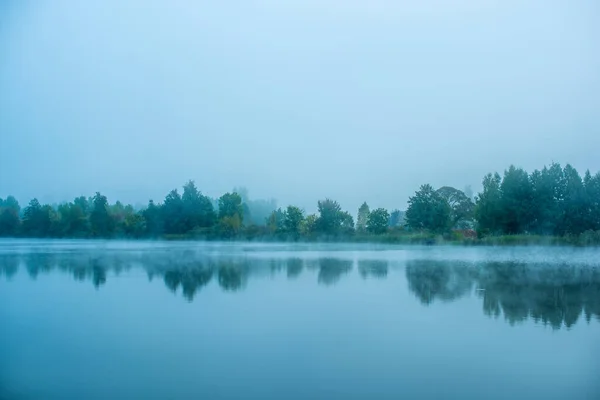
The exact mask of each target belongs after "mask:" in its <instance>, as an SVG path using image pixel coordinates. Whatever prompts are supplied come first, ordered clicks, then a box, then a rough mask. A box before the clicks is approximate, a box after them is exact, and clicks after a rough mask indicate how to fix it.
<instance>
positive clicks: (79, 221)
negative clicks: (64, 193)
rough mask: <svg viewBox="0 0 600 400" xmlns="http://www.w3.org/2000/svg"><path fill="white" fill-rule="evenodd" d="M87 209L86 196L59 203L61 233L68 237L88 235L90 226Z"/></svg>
mask: <svg viewBox="0 0 600 400" xmlns="http://www.w3.org/2000/svg"><path fill="white" fill-rule="evenodd" d="M82 199H83V203H82ZM86 211H87V200H86V199H85V197H80V198H77V199H75V201H73V202H72V203H64V204H61V205H59V206H58V213H59V214H60V221H61V223H60V225H61V227H60V232H61V235H62V236H68V237H83V236H87V234H88V233H89V230H90V227H89V220H88V215H87V212H86Z"/></svg>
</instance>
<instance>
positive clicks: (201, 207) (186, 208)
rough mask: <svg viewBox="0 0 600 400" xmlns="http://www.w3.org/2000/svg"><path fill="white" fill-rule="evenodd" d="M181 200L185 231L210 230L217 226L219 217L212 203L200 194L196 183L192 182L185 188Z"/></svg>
mask: <svg viewBox="0 0 600 400" xmlns="http://www.w3.org/2000/svg"><path fill="white" fill-rule="evenodd" d="M181 200H182V204H183V226H184V227H183V229H184V231H186V232H187V231H190V230H192V229H194V228H197V227H200V228H208V227H211V226H213V225H214V224H215V222H216V219H217V216H216V213H215V210H214V208H213V205H212V202H211V201H210V199H209V198H208V197H206V196H203V195H202V193H200V191H199V190H198V188H196V184H195V183H194V181H191V180H190V181H188V182H187V183H186V184H185V185H184V186H183V195H182V196H181Z"/></svg>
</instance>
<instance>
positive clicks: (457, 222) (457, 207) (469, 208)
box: [436, 186, 475, 229]
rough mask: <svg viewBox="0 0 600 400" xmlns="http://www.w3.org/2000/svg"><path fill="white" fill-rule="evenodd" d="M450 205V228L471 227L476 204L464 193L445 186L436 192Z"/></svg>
mask: <svg viewBox="0 0 600 400" xmlns="http://www.w3.org/2000/svg"><path fill="white" fill-rule="evenodd" d="M436 192H437V193H438V194H439V195H440V196H441V197H442V198H443V199H444V200H446V202H448V204H449V205H450V209H451V213H450V226H451V227H452V228H458V229H466V228H469V227H470V225H471V221H472V220H473V213H474V210H475V204H473V202H472V201H471V199H470V198H469V197H468V196H467V195H466V194H465V193H464V192H462V191H460V190H458V189H455V188H453V187H450V186H443V187H441V188H439V189H438V190H437V191H436Z"/></svg>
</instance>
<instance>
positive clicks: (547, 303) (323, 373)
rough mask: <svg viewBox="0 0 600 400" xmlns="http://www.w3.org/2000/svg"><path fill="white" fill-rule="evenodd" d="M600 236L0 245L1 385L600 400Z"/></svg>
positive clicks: (267, 395) (71, 392)
mask: <svg viewBox="0 0 600 400" xmlns="http://www.w3.org/2000/svg"><path fill="white" fill-rule="evenodd" d="M598 252H599V250H598V249H574V248H568V249H565V248H558V247H547V248H544V249H543V251H542V249H541V248H534V247H520V248H511V247H503V248H490V247H472V248H465V247H435V248H434V247H426V246H409V247H403V246H380V245H357V244H354V245H352V246H350V245H344V244H319V245H314V244H313V245H295V244H286V245H267V244H241V243H205V242H204V243H196V242H142V241H136V242H119V241H108V242H101V241H66V240H61V241H43V240H2V241H0V326H2V334H1V335H0V338H1V340H0V354H2V357H0V398H2V399H4V398H6V399H19V398H40V399H70V398H73V399H75V398H86V399H106V398H116V399H121V398H122V399H129V398H139V397H143V398H178V399H184V398H190V399H192V398H223V399H238V398H248V399H281V398H290V399H306V398H349V399H371V398H378V399H397V398H398V397H403V398H419V399H439V398H441V397H448V396H455V397H456V398H461V399H481V398H490V399H531V398H544V399H565V398H568V399H596V398H598V394H600V386H598V380H597V372H598V370H599V368H600V361H599V360H600V342H599V341H598V337H600V263H599V260H600V254H599V253H598Z"/></svg>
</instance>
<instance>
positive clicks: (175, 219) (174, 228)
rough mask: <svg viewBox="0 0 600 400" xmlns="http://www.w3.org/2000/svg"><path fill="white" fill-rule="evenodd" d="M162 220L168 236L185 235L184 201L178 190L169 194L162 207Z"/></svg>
mask: <svg viewBox="0 0 600 400" xmlns="http://www.w3.org/2000/svg"><path fill="white" fill-rule="evenodd" d="M161 211H162V212H161V217H162V218H161V219H162V221H163V227H164V232H165V233H167V234H181V233H185V228H186V227H185V222H184V216H183V200H182V199H181V196H180V195H179V192H178V191H177V189H173V190H171V191H170V192H169V194H168V195H167V197H165V201H164V203H163V205H162V207H161Z"/></svg>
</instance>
